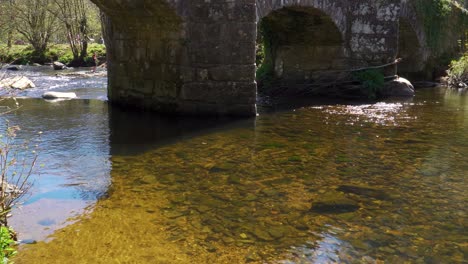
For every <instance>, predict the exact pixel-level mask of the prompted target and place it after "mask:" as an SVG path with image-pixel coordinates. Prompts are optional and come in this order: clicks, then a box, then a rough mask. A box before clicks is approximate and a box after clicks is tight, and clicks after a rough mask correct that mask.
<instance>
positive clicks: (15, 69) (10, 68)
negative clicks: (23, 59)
mask: <svg viewBox="0 0 468 264" xmlns="http://www.w3.org/2000/svg"><path fill="white" fill-rule="evenodd" d="M6 69H7V71H19V70H20V68H19V67H18V66H10V67H8V68H6Z"/></svg>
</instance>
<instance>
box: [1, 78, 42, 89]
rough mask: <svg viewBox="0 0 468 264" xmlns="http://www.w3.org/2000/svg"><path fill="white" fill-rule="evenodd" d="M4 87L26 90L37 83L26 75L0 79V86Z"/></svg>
mask: <svg viewBox="0 0 468 264" xmlns="http://www.w3.org/2000/svg"><path fill="white" fill-rule="evenodd" d="M2 87H8V88H13V89H19V90H24V89H28V88H35V87H36V85H34V83H33V82H32V81H31V80H29V79H28V78H27V77H25V76H17V77H13V78H7V79H5V80H2V81H0V88H2Z"/></svg>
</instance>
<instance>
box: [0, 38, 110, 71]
mask: <svg viewBox="0 0 468 264" xmlns="http://www.w3.org/2000/svg"><path fill="white" fill-rule="evenodd" d="M94 53H96V55H97V57H98V59H99V61H101V62H103V60H105V57H106V47H105V46H104V45H102V44H97V43H92V44H89V46H88V56H87V57H86V58H85V62H86V64H87V66H93V54H94ZM72 60H73V54H72V52H71V49H70V47H69V46H68V44H53V45H50V47H49V48H48V49H47V51H46V52H45V53H44V54H35V53H34V50H33V48H32V47H31V46H29V45H13V46H12V47H11V48H8V47H7V46H6V45H3V44H0V62H4V63H11V64H20V65H27V64H33V63H39V64H43V63H51V62H54V61H60V62H62V63H64V64H67V65H68V64H69V63H70V62H71V61H72Z"/></svg>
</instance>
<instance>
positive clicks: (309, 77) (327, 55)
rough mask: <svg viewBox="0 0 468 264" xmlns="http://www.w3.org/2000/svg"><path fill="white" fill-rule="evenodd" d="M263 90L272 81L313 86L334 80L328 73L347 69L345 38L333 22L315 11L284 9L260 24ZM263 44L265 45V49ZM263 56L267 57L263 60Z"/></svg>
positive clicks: (260, 74)
mask: <svg viewBox="0 0 468 264" xmlns="http://www.w3.org/2000/svg"><path fill="white" fill-rule="evenodd" d="M258 41H259V46H260V49H261V50H263V54H262V53H260V56H259V58H258V59H259V61H257V64H260V65H259V69H258V71H257V81H258V83H259V88H260V91H261V90H262V87H264V86H266V82H267V81H271V80H272V79H274V80H275V82H280V83H283V84H284V83H294V84H298V83H311V82H315V81H324V80H325V79H333V78H335V76H333V75H335V74H336V72H335V73H334V74H332V75H331V76H330V74H327V73H326V72H327V71H333V70H340V69H345V68H346V61H345V60H344V58H343V50H344V48H343V36H342V35H341V33H340V31H339V30H338V28H337V26H336V25H335V23H334V22H333V20H332V19H331V18H330V17H329V16H328V15H327V14H325V13H324V12H322V11H320V10H318V9H315V8H305V7H301V8H298V7H297V8H282V9H280V10H276V11H273V12H271V13H270V14H269V15H268V16H266V17H264V18H263V19H262V20H261V21H260V23H259V40H258ZM262 45H263V46H262ZM262 55H263V56H264V57H262Z"/></svg>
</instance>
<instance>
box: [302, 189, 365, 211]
mask: <svg viewBox="0 0 468 264" xmlns="http://www.w3.org/2000/svg"><path fill="white" fill-rule="evenodd" d="M359 208H360V206H359V204H358V203H357V202H356V201H354V200H351V199H349V198H347V197H346V196H345V195H344V194H342V193H340V192H327V193H324V194H322V195H321V196H320V197H318V198H317V199H315V200H314V201H312V207H311V208H310V212H312V213H317V214H343V213H351V212H355V211H357V210H359Z"/></svg>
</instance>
